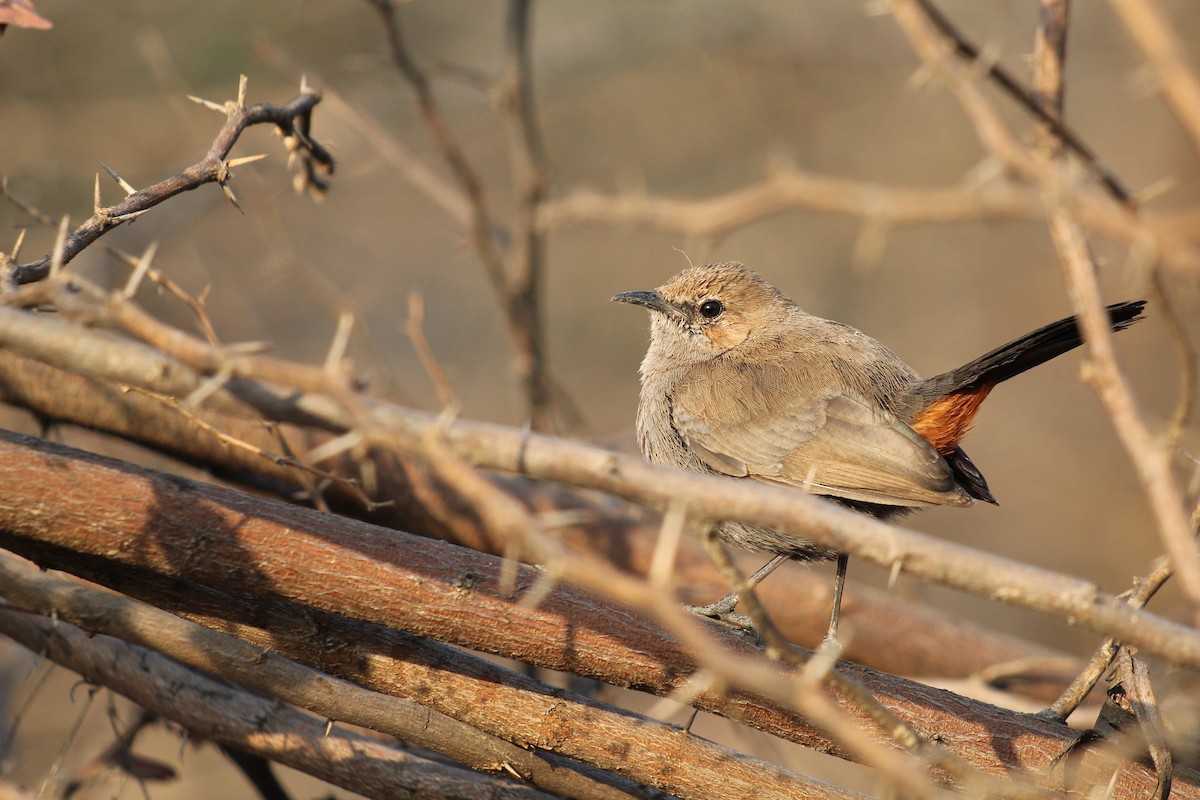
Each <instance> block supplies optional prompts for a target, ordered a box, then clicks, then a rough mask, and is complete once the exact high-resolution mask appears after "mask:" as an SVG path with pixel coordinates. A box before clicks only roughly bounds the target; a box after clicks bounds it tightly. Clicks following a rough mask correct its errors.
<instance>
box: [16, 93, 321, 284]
mask: <svg viewBox="0 0 1200 800" xmlns="http://www.w3.org/2000/svg"><path fill="white" fill-rule="evenodd" d="M243 80H244V79H243ZM319 102H321V95H320V94H318V93H317V92H315V91H313V90H311V89H308V88H307V87H301V93H300V94H299V95H298V96H296V97H295V98H294V99H292V100H290V101H289V102H287V103H284V104H283V105H272V104H267V103H258V104H255V105H252V106H246V105H245V102H244V85H243V87H242V91H241V92H240V93H239V98H238V101H237V102H234V101H229V102H227V103H225V104H224V105H218V104H213V105H215V106H216V107H217V108H218V109H219V110H221V111H222V113H224V114H225V115H226V119H225V124H224V125H223V126H222V127H221V130H220V131H219V132H218V133H217V136H216V138H215V139H214V140H213V143H212V146H211V147H210V148H209V151H208V154H207V155H206V156H205V157H204V158H203V159H202V160H200V161H198V162H197V163H195V164H193V165H192V166H190V167H187V168H186V169H184V170H182V171H180V172H179V173H178V174H176V175H174V176H172V177H170V178H167V179H166V180H163V181H160V182H158V183H156V184H154V185H153V186H149V187H147V188H145V189H142V190H140V191H131V189H132V187H129V189H127V190H126V197H125V199H124V200H122V201H121V202H119V203H117V204H116V205H113V206H101V205H100V202H99V194H98V193H99V183H97V200H96V209H95V212H94V213H93V214H92V216H91V217H90V218H89V219H88V220H87V221H85V222H84V223H83V224H82V225H80V226H79V227H78V228H76V229H75V230H74V231H72V232H71V233H70V234H69V235H68V236H67V237H66V240H65V242H64V243H63V247H62V258H61V263H62V264H68V263H70V261H71V260H72V259H73V258H75V256H77V255H79V253H81V252H83V250H84V249H85V248H87V247H88V246H89V245H91V244H92V243H93V242H95V241H96V240H97V239H99V238H100V237H101V236H103V235H104V234H105V233H108V232H109V231H110V230H112V229H113V228H115V227H117V226H119V225H121V224H123V223H125V222H128V221H130V220H132V219H136V218H137V217H139V216H141V215H142V214H144V213H146V212H147V211H149V210H150V209H152V208H153V207H154V206H156V205H158V204H159V203H162V202H164V201H165V200H168V199H170V198H171V197H174V196H175V195H177V194H180V193H181V192H186V191H190V190H192V189H197V188H199V187H201V186H203V185H204V184H206V183H214V182H215V183H219V184H221V186H222V187H223V188H226V190H227V191H228V187H227V184H228V181H229V180H230V178H231V177H232V176H231V174H230V168H231V167H232V166H233V165H234V164H233V162H230V161H229V160H228V156H229V153H230V151H231V150H232V149H233V146H234V145H235V144H236V143H237V141H238V139H239V138H240V137H241V135H242V132H243V131H244V130H245V129H246V128H248V127H251V126H253V125H264V124H267V125H274V126H275V127H276V129H277V130H278V131H279V133H280V135H281V136H283V137H284V138H285V140H287V141H288V144H289V147H290V148H291V149H292V150H293V152H298V153H300V154H301V157H302V161H303V165H304V169H305V170H307V171H309V172H311V173H312V180H313V181H319V178H318V177H317V174H318V173H329V172H332V170H333V158H332V156H331V155H330V154H329V152H328V151H326V150H325V149H324V148H323V147H322V146H321V145H319V144H317V143H316V142H315V141H313V140H312V139H311V138H309V136H308V135H307V131H308V127H309V121H310V118H311V115H312V111H313V108H314V107H315V106H316V105H317V103H319ZM289 137H290V138H289ZM114 177H115V176H114ZM98 180H99V179H97V181H98ZM52 255H53V254H51V253H47V254H46V255H44V256H42V257H41V258H38V259H36V260H35V261H31V262H29V263H26V264H13V263H11V262H10V261H7V260H2V259H0V266H3V271H4V274H3V276H2V277H3V279H4V285H5V287H6V288H11V287H12V286H13V285H15V284H22V283H30V282H33V281H39V280H41V279H43V278H45V277H46V276H47V275H48V274H49V273H50V262H51V257H52Z"/></svg>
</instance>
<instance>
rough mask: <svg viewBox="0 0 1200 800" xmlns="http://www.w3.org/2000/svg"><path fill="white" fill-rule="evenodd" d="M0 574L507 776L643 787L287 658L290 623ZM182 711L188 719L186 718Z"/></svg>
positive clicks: (177, 656) (14, 563) (92, 620)
mask: <svg viewBox="0 0 1200 800" xmlns="http://www.w3.org/2000/svg"><path fill="white" fill-rule="evenodd" d="M0 576H2V577H3V581H2V582H0V586H2V587H3V589H2V591H0V595H2V596H3V597H4V598H5V599H7V600H8V601H9V602H10V603H12V604H13V605H15V606H17V607H19V608H22V609H24V610H26V611H30V612H33V613H36V614H41V615H42V616H53V618H54V619H57V620H63V621H66V622H70V623H71V624H73V625H75V626H77V627H79V628H80V629H82V630H83V631H85V632H87V633H88V634H96V633H103V634H106V635H108V636H112V637H115V638H118V639H121V640H122V641H124V642H128V643H130V644H133V645H139V646H141V647H145V648H149V649H152V650H154V651H156V652H158V653H161V654H162V655H165V656H167V657H169V658H172V659H174V660H175V661H178V662H180V663H181V664H184V665H186V666H189V667H192V668H194V669H198V670H202V671H205V672H208V673H215V674H218V675H220V676H221V677H223V678H225V679H227V680H233V681H236V682H237V683H238V684H239V685H241V686H244V687H247V688H249V689H252V690H255V691H258V692H261V693H263V694H264V695H266V696H268V697H276V698H279V699H280V700H282V701H283V702H286V703H290V704H292V705H295V706H299V707H302V708H305V709H307V710H309V711H311V712H313V713H315V714H317V715H318V716H319V717H322V718H325V719H329V720H336V721H338V722H349V723H351V724H354V725H359V726H363V727H367V728H371V729H373V730H377V731H380V732H383V733H387V734H390V735H393V736H396V737H397V738H399V739H400V740H402V741H403V742H405V743H407V744H408V745H409V746H417V747H422V748H425V749H427V750H432V751H434V752H438V753H441V754H443V755H445V756H447V757H449V758H452V759H454V760H455V761H457V762H459V763H462V764H465V765H467V766H469V767H471V768H472V769H474V770H478V771H482V772H488V773H494V774H496V775H498V776H501V777H503V776H506V775H513V774H516V775H520V776H521V777H522V779H523V780H525V781H526V782H528V783H529V784H531V785H532V786H534V787H537V788H540V789H542V790H544V791H547V792H552V793H554V794H560V795H565V796H568V797H580V798H588V799H589V800H617V798H628V797H630V796H631V795H633V796H635V797H646V796H647V794H646V793H645V792H642V791H638V787H636V786H635V785H633V784H629V783H628V782H624V781H622V780H621V779H619V778H617V777H616V776H615V775H605V780H606V783H600V782H598V781H596V780H595V779H593V778H589V777H588V776H586V775H583V774H581V773H579V772H577V771H576V770H575V769H572V768H571V767H570V766H569V765H568V764H566V763H565V762H564V763H562V764H558V763H555V761H554V760H553V756H551V755H549V754H535V753H533V752H530V750H528V749H525V748H522V747H517V746H514V745H512V744H510V743H509V742H507V741H505V740H503V739H499V738H497V737H494V736H488V735H486V734H484V733H482V732H480V731H479V730H478V729H476V728H474V727H471V726H470V725H465V724H463V723H460V722H458V721H456V720H454V719H451V718H450V717H447V716H445V715H442V714H439V713H437V712H436V711H433V710H431V709H430V708H427V707H424V706H421V705H418V704H417V703H414V702H412V701H408V700H404V699H401V698H397V697H392V696H389V695H387V694H380V693H378V692H372V691H368V690H365V689H362V688H360V687H359V686H356V685H354V684H353V683H349V682H347V681H344V680H337V679H335V678H331V677H329V676H328V675H326V674H324V673H322V672H318V671H316V670H313V669H310V668H307V667H304V666H301V665H300V664H297V663H295V662H292V661H289V660H287V659H286V658H283V657H281V656H279V655H276V654H274V653H272V652H271V649H272V644H273V642H274V641H277V640H278V639H279V638H280V636H281V635H283V634H285V632H286V631H285V630H280V629H276V630H273V631H272V632H271V634H264V635H262V636H260V637H259V639H261V640H262V641H261V642H260V644H249V643H247V642H245V641H242V640H240V639H236V638H233V637H231V636H228V635H225V634H222V633H218V632H216V631H213V630H210V629H208V628H204V627H202V626H200V625H197V624H194V623H190V622H186V621H184V620H182V619H180V618H179V617H176V616H174V615H172V614H169V613H167V612H165V611H161V610H159V609H157V608H154V607H153V606H148V605H145V604H142V603H138V602H135V601H132V600H129V599H127V598H125V597H122V596H120V595H117V594H113V593H111V592H106V591H101V590H99V589H94V588H91V587H88V586H84V585H82V584H80V583H77V582H74V581H69V580H66V579H64V578H59V577H52V576H49V575H45V574H41V573H39V572H38V571H37V570H36V568H34V567H32V566H31V565H25V564H22V563H20V562H19V561H18V559H16V558H14V557H12V556H9V555H7V554H4V553H0ZM241 630H243V631H244V630H246V629H245V628H242V629H241ZM330 645H331V643H330V642H329V641H328V639H326V641H325V647H326V648H327V649H332V647H331V646H330ZM434 678H435V679H436V676H434ZM543 688H544V689H546V690H549V687H543ZM176 721H178V722H180V723H181V724H184V725H185V727H188V725H187V722H188V721H187V720H186V719H182V720H181V719H178V718H177V719H176ZM607 784H617V786H620V787H621V788H616V787H614V786H610V785H607Z"/></svg>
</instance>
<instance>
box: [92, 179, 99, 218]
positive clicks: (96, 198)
mask: <svg viewBox="0 0 1200 800" xmlns="http://www.w3.org/2000/svg"><path fill="white" fill-rule="evenodd" d="M92 213H93V214H99V213H100V173H99V172H97V173H96V188H95V190H94V191H93V192H92Z"/></svg>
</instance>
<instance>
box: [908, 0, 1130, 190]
mask: <svg viewBox="0 0 1200 800" xmlns="http://www.w3.org/2000/svg"><path fill="white" fill-rule="evenodd" d="M917 1H918V2H919V3H920V4H921V7H922V9H923V10H924V11H925V14H926V16H928V17H929V20H930V21H931V22H932V23H933V24H934V25H935V26H937V29H938V30H939V31H941V33H942V34H943V35H944V36H946V37H947V38H948V39H949V40H950V41H951V42H953V44H954V49H955V52H957V53H958V54H959V55H960V56H962V57H963V58H965V59H966V60H968V61H979V60H980V56H981V55H982V51H981V50H980V48H979V47H978V46H977V45H975V44H974V43H972V42H971V41H970V40H968V39H967V37H966V36H965V35H964V34H963V33H962V31H960V30H959V29H958V28H957V27H956V26H955V25H954V23H952V22H951V21H950V19H949V18H948V17H947V16H946V15H945V14H943V13H942V12H941V11H940V10H938V8H937V7H936V6H934V4H933V2H932V0H917ZM1062 7H1064V8H1065V4H1062ZM1046 8H1047V6H1046V5H1045V4H1043V5H1042V9H1043V17H1042V23H1043V25H1042V27H1039V30H1042V28H1043V27H1044V26H1045V24H1046V19H1045V16H1044V14H1045V9H1046ZM1064 21H1065V17H1064ZM1034 59H1035V61H1037V60H1039V59H1038V56H1037V54H1036V52H1035V55H1034ZM986 66H987V74H988V76H989V77H990V78H991V79H992V80H993V81H995V83H996V85H997V86H999V87H1000V88H1001V89H1003V90H1004V92H1005V94H1007V95H1008V96H1009V97H1011V98H1012V99H1013V100H1015V101H1017V103H1018V104H1019V105H1020V106H1021V107H1022V108H1024V109H1025V110H1026V111H1028V112H1029V113H1031V114H1033V115H1034V117H1036V118H1037V119H1038V121H1039V122H1041V123H1042V124H1043V125H1044V126H1046V127H1048V128H1049V130H1050V131H1051V132H1052V133H1053V134H1054V136H1055V137H1056V138H1057V139H1058V140H1060V141H1061V142H1062V143H1063V144H1065V145H1066V146H1067V147H1069V148H1071V150H1072V152H1074V153H1076V154H1077V155H1079V157H1080V158H1082V159H1083V162H1084V163H1085V164H1087V166H1088V168H1089V169H1090V170H1092V171H1093V172H1094V173H1096V176H1097V177H1098V178H1099V179H1100V182H1101V183H1103V184H1104V186H1105V187H1106V188H1107V189H1108V191H1109V192H1110V193H1111V194H1112V196H1113V197H1114V198H1116V199H1117V200H1119V201H1120V202H1121V203H1122V204H1124V205H1132V203H1133V196H1132V195H1131V194H1130V192H1129V190H1128V189H1126V188H1125V186H1124V185H1123V184H1122V183H1121V181H1120V180H1119V179H1118V178H1117V176H1116V174H1115V173H1114V172H1113V171H1112V170H1111V169H1109V168H1108V166H1107V165H1106V164H1104V162H1102V161H1101V160H1100V157H1099V156H1098V155H1096V151H1094V150H1093V149H1092V148H1091V147H1089V146H1088V144H1087V142H1085V141H1083V139H1082V138H1080V137H1079V136H1078V135H1077V134H1076V133H1075V132H1074V131H1073V130H1071V129H1070V128H1069V127H1067V125H1066V123H1065V122H1063V121H1062V118H1061V116H1060V115H1059V113H1058V112H1057V110H1056V109H1055V108H1054V107H1052V106H1051V107H1048V106H1047V105H1046V104H1045V103H1044V102H1043V99H1042V96H1041V92H1040V91H1039V89H1038V88H1037V87H1036V86H1035V87H1034V89H1033V91H1029V90H1027V89H1026V88H1025V87H1023V86H1022V85H1021V83H1020V81H1018V80H1017V79H1016V78H1015V77H1013V76H1012V74H1011V73H1009V71H1008V70H1006V69H1005V68H1004V67H1002V66H1001V65H1000V64H997V63H994V62H993V63H989V64H987V65H986Z"/></svg>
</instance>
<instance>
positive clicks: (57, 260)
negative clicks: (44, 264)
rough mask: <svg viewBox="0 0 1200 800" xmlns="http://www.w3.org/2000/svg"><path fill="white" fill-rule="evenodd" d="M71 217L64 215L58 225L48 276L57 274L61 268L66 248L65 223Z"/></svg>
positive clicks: (66, 223)
mask: <svg viewBox="0 0 1200 800" xmlns="http://www.w3.org/2000/svg"><path fill="white" fill-rule="evenodd" d="M70 220H71V218H70V217H69V216H66V215H64V216H63V218H62V222H60V223H59V225H58V236H56V237H55V238H54V252H53V253H52V254H51V256H50V276H51V277H53V276H54V275H56V274H58V271H59V270H60V269H62V265H63V258H64V257H65V255H66V250H67V225H68V223H69V222H70Z"/></svg>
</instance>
